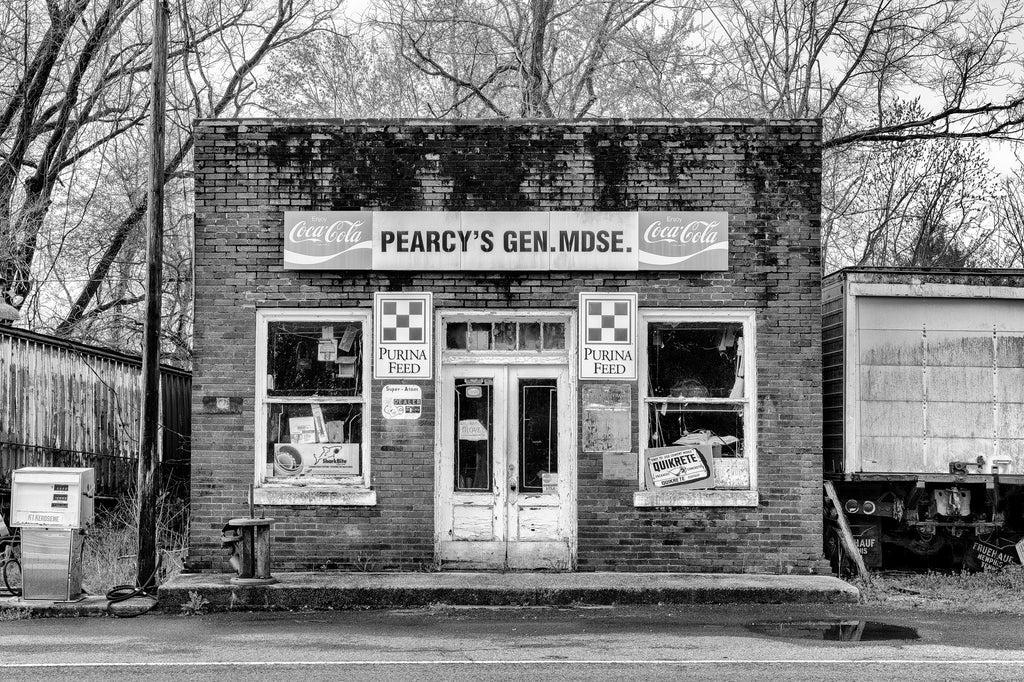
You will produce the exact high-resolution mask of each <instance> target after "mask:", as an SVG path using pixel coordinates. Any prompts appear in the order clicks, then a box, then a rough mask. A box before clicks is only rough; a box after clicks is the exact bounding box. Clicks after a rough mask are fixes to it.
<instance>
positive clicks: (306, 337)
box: [267, 322, 363, 397]
mask: <svg viewBox="0 0 1024 682" xmlns="http://www.w3.org/2000/svg"><path fill="white" fill-rule="evenodd" d="M267 332H268V339H267V368H268V376H267V395H269V396H325V397H326V396H358V395H361V393H362V385H363V378H362V371H363V333H362V325H361V324H360V323H359V322H271V323H269V324H268V325H267Z"/></svg>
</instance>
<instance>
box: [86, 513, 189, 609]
mask: <svg viewBox="0 0 1024 682" xmlns="http://www.w3.org/2000/svg"><path fill="white" fill-rule="evenodd" d="M187 514H188V506H187V505H184V504H181V503H180V502H179V501H177V500H169V499H167V498H164V497H161V498H160V499H159V500H158V501H157V548H158V551H159V553H160V566H159V572H158V574H157V582H158V584H163V583H164V582H166V581H167V580H168V579H170V578H172V577H174V576H175V575H177V574H178V573H180V572H181V568H182V563H183V562H184V559H185V549H186V546H185V543H186V535H185V533H186V531H185V529H186V528H187V525H188V524H187ZM137 543H138V515H137V511H136V504H135V500H134V499H126V500H122V501H121V502H119V503H118V505H117V506H116V507H114V508H112V509H109V510H104V511H102V512H100V513H98V514H97V518H96V525H95V526H94V527H93V528H91V529H90V530H89V531H88V533H87V535H86V539H85V548H84V552H83V556H82V587H83V588H84V589H85V590H86V592H88V593H89V594H97V595H101V594H106V593H107V591H109V590H110V589H111V588H112V587H114V586H116V585H134V584H135V582H136V580H135V578H136V576H135V574H136V570H137V565H138V564H137V561H136V553H137V552H138V546H137Z"/></svg>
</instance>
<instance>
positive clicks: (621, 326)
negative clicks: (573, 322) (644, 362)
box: [579, 293, 636, 381]
mask: <svg viewBox="0 0 1024 682" xmlns="http://www.w3.org/2000/svg"><path fill="white" fill-rule="evenodd" d="M579 325H580V333H579V346H580V354H579V357H580V375H579V378H580V379H604V380H609V379H610V380H629V381H634V380H636V294H598V293H581V294H580V313H579Z"/></svg>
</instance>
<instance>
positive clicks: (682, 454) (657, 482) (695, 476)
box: [645, 445, 715, 490]
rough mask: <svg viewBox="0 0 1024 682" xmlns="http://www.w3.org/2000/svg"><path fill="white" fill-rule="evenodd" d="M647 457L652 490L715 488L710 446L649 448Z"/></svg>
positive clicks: (648, 482)
mask: <svg viewBox="0 0 1024 682" xmlns="http://www.w3.org/2000/svg"><path fill="white" fill-rule="evenodd" d="M645 456H646V458H647V466H646V467H645V469H646V474H647V476H646V477H647V489H648V490H656V489H658V488H672V487H684V488H713V487H715V469H714V466H712V462H713V461H714V460H713V458H712V452H711V448H710V447H709V446H703V445H702V446H697V447H679V446H675V447H667V448H647V450H646V452H645Z"/></svg>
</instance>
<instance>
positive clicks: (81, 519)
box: [11, 467, 96, 601]
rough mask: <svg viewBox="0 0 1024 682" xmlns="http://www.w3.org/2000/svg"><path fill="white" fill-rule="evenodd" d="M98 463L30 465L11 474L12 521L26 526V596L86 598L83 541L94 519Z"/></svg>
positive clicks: (23, 549) (23, 544)
mask: <svg viewBox="0 0 1024 682" xmlns="http://www.w3.org/2000/svg"><path fill="white" fill-rule="evenodd" d="M95 492H96V473H95V471H94V470H93V469H86V468H80V469H73V468H56V467H27V468H23V469H17V470H16V471H15V472H14V475H13V477H12V480H11V525H12V526H18V527H20V528H21V581H22V585H21V590H22V599H45V600H47V601H77V600H78V599H81V598H82V543H83V540H84V538H85V530H86V528H88V527H89V526H91V525H92V523H93V511H94V497H95Z"/></svg>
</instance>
